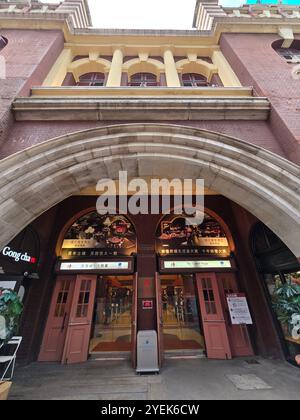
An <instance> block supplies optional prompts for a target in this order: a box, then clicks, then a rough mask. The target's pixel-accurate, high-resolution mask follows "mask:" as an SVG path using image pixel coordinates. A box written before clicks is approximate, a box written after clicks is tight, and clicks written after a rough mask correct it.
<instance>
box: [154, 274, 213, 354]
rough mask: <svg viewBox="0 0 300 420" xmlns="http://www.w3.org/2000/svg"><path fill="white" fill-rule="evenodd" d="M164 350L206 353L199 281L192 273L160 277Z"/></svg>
mask: <svg viewBox="0 0 300 420" xmlns="http://www.w3.org/2000/svg"><path fill="white" fill-rule="evenodd" d="M161 305H162V320H163V341H164V349H165V351H176V350H197V351H200V352H203V351H204V350H205V344H204V335H203V329H202V325H201V317H200V308H199V299H198V294H197V286H196V279H195V277H194V275H192V274H185V275H180V274H175V275H174V274H173V275H169V276H168V275H164V276H161Z"/></svg>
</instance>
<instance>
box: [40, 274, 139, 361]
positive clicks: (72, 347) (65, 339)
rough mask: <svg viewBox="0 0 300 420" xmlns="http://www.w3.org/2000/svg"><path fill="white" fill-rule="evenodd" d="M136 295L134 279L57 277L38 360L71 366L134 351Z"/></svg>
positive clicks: (81, 276) (91, 276)
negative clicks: (96, 356)
mask: <svg viewBox="0 0 300 420" xmlns="http://www.w3.org/2000/svg"><path fill="white" fill-rule="evenodd" d="M136 290H137V288H136V277H135V276H105V277H104V276H97V275H77V276H76V275H74V276H65V275H61V276H58V277H57V280H56V285H55V289H54V293H53V297H52V301H51V306H50V311H49V316H48V320H47V325H46V328H45V333H44V338H43V342H42V346H41V351H40V354H39V361H40V362H60V361H61V362H62V363H68V364H72V363H81V362H85V361H86V360H87V359H88V357H89V354H90V352H91V353H97V352H98V353H99V352H110V353H111V352H114V351H127V352H131V350H132V349H133V348H135V337H136ZM132 356H133V360H134V359H135V354H134V351H133V355H132Z"/></svg>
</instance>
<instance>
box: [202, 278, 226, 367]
mask: <svg viewBox="0 0 300 420" xmlns="http://www.w3.org/2000/svg"><path fill="white" fill-rule="evenodd" d="M196 278H197V287H198V294H199V303H200V308H201V315H202V320H203V329H204V335H205V343H206V351H207V357H208V358H209V359H231V358H232V355H231V350H230V344H229V339H228V334H227V329H226V322H225V319H224V314H223V310H222V304H221V299H220V294H219V289H218V283H217V277H216V275H215V273H204V274H197V276H196Z"/></svg>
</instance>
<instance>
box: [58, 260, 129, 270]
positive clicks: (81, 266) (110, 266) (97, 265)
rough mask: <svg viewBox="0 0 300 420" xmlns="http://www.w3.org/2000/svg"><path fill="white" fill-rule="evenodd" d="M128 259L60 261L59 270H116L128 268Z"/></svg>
mask: <svg viewBox="0 0 300 420" xmlns="http://www.w3.org/2000/svg"><path fill="white" fill-rule="evenodd" d="M129 269H130V266H129V261H120V262H118V261H117V262H114V261H110V262H62V263H61V264H60V270H61V271H98V270H99V271H106V270H107V271H118V270H129Z"/></svg>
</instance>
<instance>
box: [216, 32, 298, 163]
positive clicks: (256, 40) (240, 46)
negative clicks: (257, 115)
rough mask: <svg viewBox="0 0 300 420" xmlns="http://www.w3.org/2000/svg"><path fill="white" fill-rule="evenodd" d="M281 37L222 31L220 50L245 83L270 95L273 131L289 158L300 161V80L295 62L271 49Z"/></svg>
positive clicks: (262, 93) (257, 91)
mask: <svg viewBox="0 0 300 420" xmlns="http://www.w3.org/2000/svg"><path fill="white" fill-rule="evenodd" d="M296 38H297V39H300V37H299V35H298V36H297V37H296ZM278 39H280V37H279V36H276V35H272V34H223V35H222V38H221V49H222V51H223V53H224V55H225V56H226V58H227V60H228V61H229V63H230V64H231V66H232V67H233V69H234V71H235V72H236V74H237V76H238V77H239V79H240V81H241V82H242V84H244V85H250V86H253V87H254V90H255V92H256V93H257V95H260V96H266V97H268V98H269V100H270V102H271V105H272V111H271V117H270V127H271V130H272V131H273V132H274V135H275V136H276V137H277V139H278V141H279V143H280V145H281V147H282V149H283V150H284V152H285V153H286V156H287V158H288V159H290V160H291V161H294V162H296V163H300V147H299V143H300V80H294V79H293V78H292V75H291V70H292V68H293V67H292V65H291V64H288V63H286V62H285V60H284V59H283V58H281V57H280V56H279V55H278V54H277V52H276V51H274V49H273V48H272V44H273V42H274V41H276V40H278Z"/></svg>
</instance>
